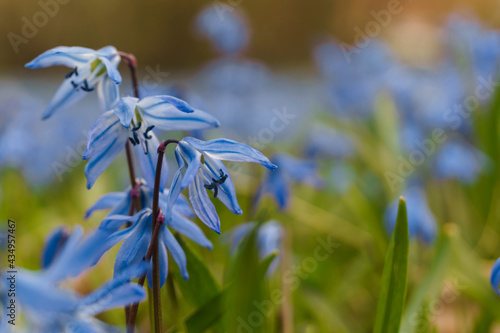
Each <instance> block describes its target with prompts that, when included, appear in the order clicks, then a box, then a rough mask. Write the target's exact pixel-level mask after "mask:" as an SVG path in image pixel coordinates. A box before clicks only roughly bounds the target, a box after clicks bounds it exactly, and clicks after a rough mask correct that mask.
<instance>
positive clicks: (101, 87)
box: [25, 46, 122, 119]
mask: <svg viewBox="0 0 500 333" xmlns="http://www.w3.org/2000/svg"><path fill="white" fill-rule="evenodd" d="M119 63H120V55H119V54H118V51H117V50H116V48H114V47H113V46H106V47H103V48H101V49H99V50H92V49H89V48H85V47H66V46H59V47H56V48H53V49H51V50H48V51H46V52H44V53H42V54H41V55H39V56H38V57H36V58H35V59H34V60H32V61H31V62H29V63H27V64H26V65H25V66H26V67H27V68H43V67H50V66H66V67H70V68H71V69H72V70H71V72H69V73H68V74H66V76H65V80H64V81H63V83H62V84H61V86H60V87H59V89H58V90H57V92H56V93H55V95H54V97H53V98H52V100H51V101H50V103H49V106H48V107H47V108H46V109H45V112H44V113H43V115H42V118H43V119H47V118H49V117H50V116H52V115H53V114H54V113H56V112H59V111H63V110H65V109H67V108H68V107H70V106H72V105H74V104H75V103H76V102H78V101H79V100H80V99H82V98H83V97H84V96H85V95H86V94H87V93H89V92H92V91H94V90H96V89H97V92H98V95H99V102H100V104H101V106H102V108H103V111H105V110H109V108H111V107H112V105H113V103H114V102H115V101H116V100H117V99H118V84H120V83H121V81H122V78H121V75H120V72H118V70H117V69H116V68H117V67H118V64H119Z"/></svg>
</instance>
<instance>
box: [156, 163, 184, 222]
mask: <svg viewBox="0 0 500 333" xmlns="http://www.w3.org/2000/svg"><path fill="white" fill-rule="evenodd" d="M183 168H184V167H181V168H179V169H178V170H177V171H176V172H175V174H174V178H173V179H172V184H170V190H169V191H168V194H167V196H166V197H165V199H164V200H160V207H161V209H162V210H163V214H164V215H165V221H169V220H170V219H171V218H172V211H173V208H174V205H175V202H176V200H177V198H178V197H179V195H180V193H181V189H182V188H181V182H182V172H183V170H182V169H183Z"/></svg>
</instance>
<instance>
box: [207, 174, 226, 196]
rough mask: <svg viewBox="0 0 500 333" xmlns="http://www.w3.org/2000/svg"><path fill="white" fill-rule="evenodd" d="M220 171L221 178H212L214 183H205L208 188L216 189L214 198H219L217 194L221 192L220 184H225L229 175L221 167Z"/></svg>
mask: <svg viewBox="0 0 500 333" xmlns="http://www.w3.org/2000/svg"><path fill="white" fill-rule="evenodd" d="M219 171H220V173H219V175H220V176H219V177H220V179H215V178H212V183H210V184H205V185H203V186H204V187H205V188H206V189H207V190H214V198H217V195H218V194H219V187H218V186H220V185H222V184H224V182H225V181H226V179H227V177H228V175H226V174H224V171H222V169H219Z"/></svg>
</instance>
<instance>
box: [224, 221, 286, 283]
mask: <svg viewBox="0 0 500 333" xmlns="http://www.w3.org/2000/svg"><path fill="white" fill-rule="evenodd" d="M255 225H256V224H255V222H248V223H243V224H241V225H239V226H237V227H236V228H234V230H232V232H231V251H232V252H234V251H235V250H236V248H237V247H238V245H239V244H240V243H241V241H242V240H243V239H244V238H245V237H247V236H248V234H249V233H250V232H251V231H252V229H253V228H255ZM282 239H283V227H282V226H281V224H280V223H278V222H277V221H274V220H271V221H267V222H265V223H263V224H262V225H261V226H260V227H259V230H258V231H257V248H258V251H259V257H260V259H264V258H265V257H267V256H268V255H270V254H271V253H273V252H276V251H280V249H281V241H282ZM279 260H280V256H277V257H276V258H275V259H274V261H273V262H272V264H271V265H270V266H269V270H268V273H272V272H273V271H274V270H275V269H276V265H277V264H278V262H279Z"/></svg>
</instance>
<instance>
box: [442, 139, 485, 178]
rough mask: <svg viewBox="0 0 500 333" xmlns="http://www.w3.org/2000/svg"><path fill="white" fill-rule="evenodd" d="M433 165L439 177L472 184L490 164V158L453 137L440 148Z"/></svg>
mask: <svg viewBox="0 0 500 333" xmlns="http://www.w3.org/2000/svg"><path fill="white" fill-rule="evenodd" d="M433 166H434V172H435V175H436V177H437V178H439V179H458V180H460V181H461V182H464V183H466V184H472V183H474V182H475V181H476V179H477V177H478V176H479V174H481V172H483V171H484V170H485V168H486V167H487V166H488V158H487V157H486V156H485V155H484V154H483V153H481V152H480V151H479V150H477V149H476V148H475V147H474V146H472V145H470V144H469V143H467V142H465V141H461V140H455V139H453V140H450V141H448V142H446V143H444V144H443V145H442V146H441V147H440V148H439V150H438V152H437V154H436V158H435V160H434V164H433Z"/></svg>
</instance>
